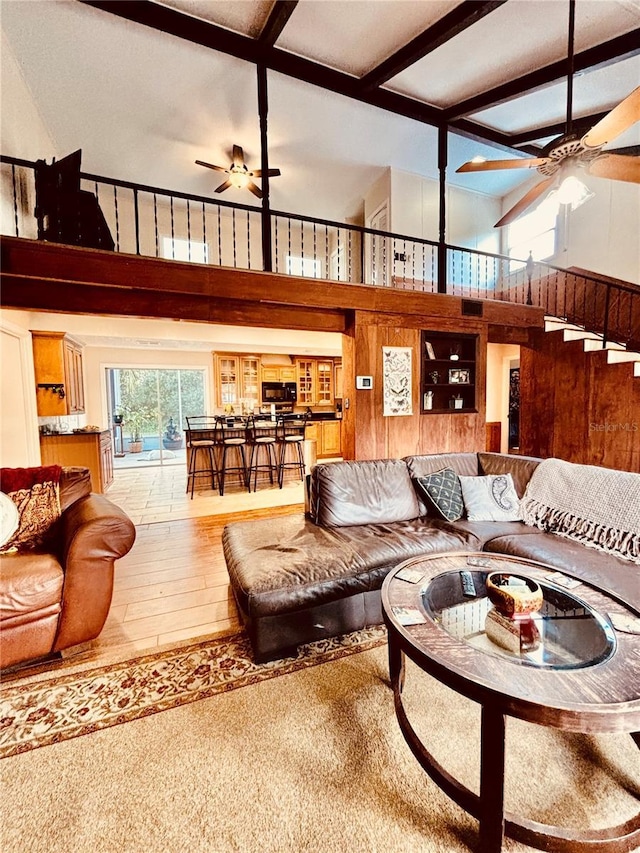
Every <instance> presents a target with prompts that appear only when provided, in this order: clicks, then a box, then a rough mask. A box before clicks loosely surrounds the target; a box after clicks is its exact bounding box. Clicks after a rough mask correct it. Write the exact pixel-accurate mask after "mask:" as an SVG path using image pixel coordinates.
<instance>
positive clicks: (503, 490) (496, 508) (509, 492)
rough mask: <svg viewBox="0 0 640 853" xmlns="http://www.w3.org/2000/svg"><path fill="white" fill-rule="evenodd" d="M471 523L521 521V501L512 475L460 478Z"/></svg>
mask: <svg viewBox="0 0 640 853" xmlns="http://www.w3.org/2000/svg"><path fill="white" fill-rule="evenodd" d="M460 485H461V486H462V495H463V498H464V505H465V509H466V510H467V518H468V519H469V521H520V520H521V518H522V516H521V514H520V501H519V500H518V495H517V493H516V489H515V486H514V484H513V477H512V476H511V474H489V475H488V476H487V477H460Z"/></svg>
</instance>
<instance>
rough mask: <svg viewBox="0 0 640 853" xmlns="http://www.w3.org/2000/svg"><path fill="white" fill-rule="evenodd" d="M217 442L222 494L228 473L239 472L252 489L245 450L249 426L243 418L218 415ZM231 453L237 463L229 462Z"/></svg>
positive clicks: (219, 480) (219, 484) (245, 484)
mask: <svg viewBox="0 0 640 853" xmlns="http://www.w3.org/2000/svg"><path fill="white" fill-rule="evenodd" d="M215 442H216V448H217V449H218V452H219V454H220V467H219V468H218V486H219V490H220V494H221V495H224V484H225V480H226V476H227V474H238V475H239V477H240V478H241V481H242V484H243V485H244V486H247V487H249V491H250V490H251V488H250V485H249V482H248V479H249V472H248V468H247V457H246V454H245V450H244V449H245V447H246V446H247V428H246V424H245V422H244V421H243V420H242V418H226V417H220V416H218V417H216V432H215ZM230 453H232V454H235V460H234V459H233V456H232V457H231V461H235V463H236V464H235V465H230V464H229V458H228V457H229V454H230Z"/></svg>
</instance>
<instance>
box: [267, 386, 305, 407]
mask: <svg viewBox="0 0 640 853" xmlns="http://www.w3.org/2000/svg"><path fill="white" fill-rule="evenodd" d="M297 399H298V392H297V386H296V383H295V382H263V383H262V402H263V403H267V404H268V403H295V402H296V400H297Z"/></svg>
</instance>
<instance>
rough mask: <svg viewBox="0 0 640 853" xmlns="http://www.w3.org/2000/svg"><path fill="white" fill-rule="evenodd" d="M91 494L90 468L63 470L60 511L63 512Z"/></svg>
mask: <svg viewBox="0 0 640 853" xmlns="http://www.w3.org/2000/svg"><path fill="white" fill-rule="evenodd" d="M90 494H91V474H90V472H89V469H88V468H71V467H69V468H63V469H62V476H61V477H60V509H61V511H62V512H64V511H65V509H67V507H70V506H71V504H74V503H75V502H76V501H79V500H80V498H84V497H86V496H87V495H90Z"/></svg>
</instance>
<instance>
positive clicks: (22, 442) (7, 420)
mask: <svg viewBox="0 0 640 853" xmlns="http://www.w3.org/2000/svg"><path fill="white" fill-rule="evenodd" d="M7 313H9V314H10V315H11V319H8V317H7ZM28 319H29V315H28V314H27V313H26V312H18V311H12V312H3V313H2V315H0V410H1V411H2V428H1V429H0V466H3V467H7V468H27V467H29V466H32V465H39V464H40V444H39V441H38V422H37V415H36V411H37V410H36V393H35V387H36V381H35V375H34V372H33V349H32V345H31V335H30V333H29V331H28Z"/></svg>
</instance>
